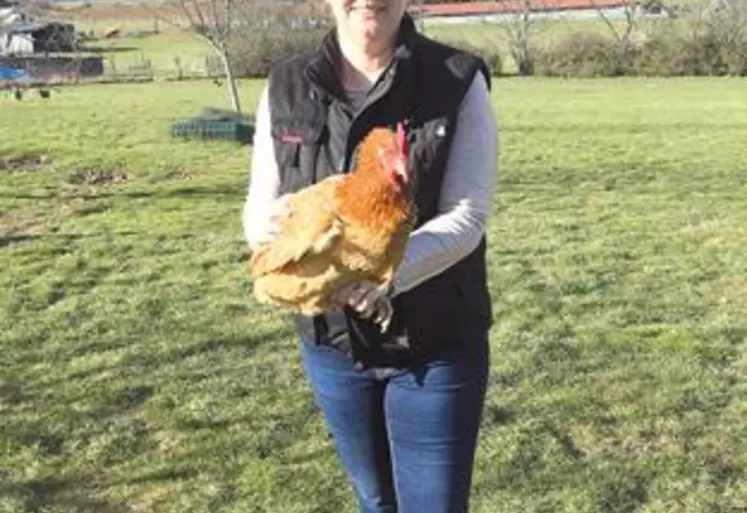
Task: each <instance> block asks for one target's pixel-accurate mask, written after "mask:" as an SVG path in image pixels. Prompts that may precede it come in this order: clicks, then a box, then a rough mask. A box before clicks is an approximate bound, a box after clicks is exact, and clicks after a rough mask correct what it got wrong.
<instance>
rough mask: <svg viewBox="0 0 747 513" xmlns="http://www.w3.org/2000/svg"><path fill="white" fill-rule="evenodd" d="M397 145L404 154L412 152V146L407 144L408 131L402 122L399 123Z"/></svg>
mask: <svg viewBox="0 0 747 513" xmlns="http://www.w3.org/2000/svg"><path fill="white" fill-rule="evenodd" d="M397 146H398V147H399V149H400V151H401V152H402V155H404V156H407V155H409V154H410V147H409V145H408V144H407V131H406V130H405V126H404V124H403V123H402V122H399V123H397Z"/></svg>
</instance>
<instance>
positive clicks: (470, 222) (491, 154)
mask: <svg viewBox="0 0 747 513" xmlns="http://www.w3.org/2000/svg"><path fill="white" fill-rule="evenodd" d="M251 168H252V172H251V178H250V183H249V192H248V195H247V199H246V203H245V206H244V213H243V225H244V232H245V236H246V239H247V242H248V243H249V246H250V248H252V249H254V248H255V247H256V244H257V241H258V240H259V239H260V237H261V235H262V234H263V233H264V232H265V230H266V223H267V222H268V218H269V212H270V210H271V209H270V205H271V204H272V202H273V201H274V200H275V199H276V198H277V197H278V195H279V192H278V191H279V188H280V176H279V173H278V167H277V163H276V161H275V156H274V150H273V142H272V136H271V135H270V113H269V105H268V99H267V89H265V90H264V91H263V92H262V95H261V97H260V100H259V105H258V109H257V116H256V127H255V135H254V151H253V154H252V162H251ZM497 176H498V123H497V120H496V115H495V113H494V112H493V108H492V104H491V99H490V92H489V90H488V88H487V83H486V81H485V78H484V77H483V76H482V74H480V73H477V74H476V75H475V79H474V80H473V82H472V84H471V85H470V88H469V90H468V91H467V94H466V95H465V97H464V99H463V100H462V104H461V105H460V108H459V113H458V118H457V123H456V132H455V134H454V139H453V141H452V145H451V150H450V153H449V157H448V161H447V164H446V169H445V171H444V180H443V184H442V190H441V196H440V199H439V205H438V214H437V215H436V216H435V217H433V218H432V219H430V220H428V221H426V222H425V223H423V224H422V225H421V226H420V227H418V228H417V229H416V230H414V231H413V232H412V233H411V235H410V239H409V241H408V245H407V249H406V251H405V255H404V259H403V261H402V264H401V265H400V267H399V269H398V271H397V273H396V275H395V280H394V291H393V294H397V293H400V292H405V291H407V290H410V289H412V288H413V287H415V286H417V285H418V284H420V283H422V282H424V281H426V280H428V279H429V278H431V277H433V276H436V275H438V274H440V273H441V272H443V271H445V270H446V269H448V268H449V267H451V266H452V265H454V264H455V263H457V262H458V261H459V260H461V259H462V258H464V257H466V256H467V255H469V254H470V253H471V252H472V251H474V249H475V248H476V247H477V245H478V244H479V242H480V239H481V238H482V235H483V233H484V232H485V228H486V224H487V222H488V219H489V218H490V212H491V203H492V199H493V194H494V189H495V187H496V182H497Z"/></svg>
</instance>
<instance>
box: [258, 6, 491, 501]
mask: <svg viewBox="0 0 747 513" xmlns="http://www.w3.org/2000/svg"><path fill="white" fill-rule="evenodd" d="M327 3H328V4H329V7H330V8H331V10H332V13H333V15H334V19H335V28H334V29H333V30H331V31H330V32H329V34H328V35H327V37H326V38H325V39H324V41H323V42H322V44H321V46H320V47H319V49H318V50H317V51H316V52H315V53H313V54H311V55H303V56H298V57H296V58H293V59H290V60H288V61H286V62H283V63H281V64H280V65H278V66H276V67H275V68H274V69H273V71H272V72H271V74H270V77H269V80H268V86H267V88H266V89H265V91H264V92H263V93H262V96H261V99H260V103H259V107H258V114H257V126H256V135H255V148H254V153H253V157H252V175H251V183H250V188H249V195H248V198H247V202H246V205H245V210H244V227H245V232H246V237H247V240H248V242H249V245H250V247H251V248H256V246H257V245H258V244H260V243H261V242H263V241H266V240H268V239H271V238H272V237H273V236H274V234H275V233H276V230H277V229H276V225H275V221H276V220H277V218H278V216H280V215H282V212H283V210H282V206H283V201H282V199H278V198H281V197H282V196H283V195H284V194H286V193H291V192H293V191H296V190H298V189H300V188H302V187H305V186H308V185H310V184H312V183H314V182H315V181H317V180H321V179H323V178H325V177H326V176H329V175H331V174H333V173H335V172H346V171H347V170H349V169H350V166H351V162H352V159H353V157H354V150H355V147H356V145H357V143H358V142H359V141H360V140H361V138H362V137H363V136H364V135H365V134H366V133H367V132H368V130H370V128H371V127H373V126H377V125H389V126H393V125H394V124H396V123H397V122H400V121H404V122H405V124H406V126H407V131H408V137H409V141H410V163H409V164H410V167H411V169H410V172H411V174H412V175H413V176H414V179H415V198H416V203H417V207H418V215H419V218H418V225H417V228H416V229H415V230H414V232H413V233H412V235H411V237H410V241H409V244H408V248H407V251H406V255H405V258H404V261H403V263H402V265H401V267H400V269H399V271H398V273H397V275H396V279H395V284H394V287H393V290H392V291H391V292H390V294H389V296H388V299H389V300H390V301H391V305H392V306H393V308H394V311H395V316H394V321H393V323H392V327H391V328H390V330H389V332H388V333H387V334H386V335H385V336H380V335H377V334H375V330H373V331H371V330H367V329H366V324H365V322H364V321H363V320H361V319H362V318H364V317H366V316H367V315H370V314H371V306H370V305H373V304H376V301H377V300H381V299H387V298H379V297H377V293H376V291H375V288H374V287H373V286H372V285H371V284H369V283H365V282H362V283H357V284H354V286H351V287H347V288H345V289H343V290H340V291H339V293H338V294H337V300H338V302H339V305H340V306H341V307H348V310H347V311H348V313H347V314H345V313H334V312H330V313H329V314H325V315H323V316H319V317H315V318H305V317H301V316H295V317H294V320H295V322H296V326H297V328H298V331H299V335H300V339H301V341H302V343H301V351H302V356H303V361H304V365H305V369H306V373H307V375H308V378H309V380H310V383H311V386H312V388H313V390H314V394H315V397H316V400H317V401H318V404H319V406H320V408H321V409H322V411H323V413H324V417H325V420H326V423H327V425H328V426H329V429H330V431H331V432H332V435H333V438H334V442H335V446H336V449H337V451H338V454H339V456H340V459H341V462H342V464H343V466H344V468H345V470H346V472H347V474H348V476H349V479H350V482H351V484H352V486H353V489H354V492H355V495H356V498H357V500H358V504H359V508H360V511H361V512H363V513H384V512H388V513H391V512H399V513H465V512H467V511H468V502H469V491H470V487H471V481H472V467H473V462H474V454H475V446H476V441H477V434H478V427H479V424H480V416H481V411H482V407H483V401H484V395H485V390H486V382H487V378H488V367H489V351H488V331H489V328H490V324H491V322H492V312H491V301H490V296H489V293H488V288H487V279H486V271H485V236H484V233H485V223H486V221H487V219H488V217H489V215H490V210H491V201H492V196H493V188H494V183H495V177H496V168H497V154H498V148H497V146H498V141H497V126H496V121H495V116H494V114H493V111H492V107H491V102H490V94H489V81H490V78H489V73H488V72H487V69H486V68H485V65H484V63H483V62H482V61H481V60H480V59H478V58H476V57H474V56H472V55H469V54H467V53H464V52H461V51H458V50H457V49H454V48H450V47H447V46H445V45H441V44H438V43H436V42H434V41H432V40H429V39H427V38H425V37H424V36H422V35H421V34H418V32H417V31H416V28H415V25H414V23H413V20H412V18H411V17H410V16H409V15H408V14H407V12H406V10H407V4H408V1H407V0H327ZM335 170H337V171H335ZM349 312H358V315H355V314H353V315H351V314H350V313H349Z"/></svg>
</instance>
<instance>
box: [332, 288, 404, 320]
mask: <svg viewBox="0 0 747 513" xmlns="http://www.w3.org/2000/svg"><path fill="white" fill-rule="evenodd" d="M332 301H334V302H335V303H336V304H337V305H339V306H340V307H345V306H349V307H350V308H352V309H353V310H355V311H356V312H357V313H358V315H360V316H361V317H363V318H364V319H368V318H370V317H373V318H372V320H373V322H375V323H377V324H379V325H381V329H382V331H386V329H387V328H388V326H389V322H390V321H391V319H392V315H393V313H394V309H393V308H392V303H391V301H390V300H389V297H388V296H387V291H386V290H385V289H382V288H381V287H380V286H379V285H376V284H375V283H372V282H370V281H365V280H361V281H353V282H350V283H347V284H345V285H343V286H342V287H340V288H339V289H337V290H336V291H335V292H334V293H333V294H332Z"/></svg>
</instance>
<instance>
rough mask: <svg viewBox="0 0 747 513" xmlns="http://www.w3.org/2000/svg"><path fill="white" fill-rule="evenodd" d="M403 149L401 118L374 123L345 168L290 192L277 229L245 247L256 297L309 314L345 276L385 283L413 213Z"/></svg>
mask: <svg viewBox="0 0 747 513" xmlns="http://www.w3.org/2000/svg"><path fill="white" fill-rule="evenodd" d="M407 156H408V146H407V141H406V136H405V131H404V129H403V127H402V125H401V124H400V125H398V127H397V130H396V131H393V130H391V129H389V128H384V127H377V128H373V129H372V130H371V131H370V132H369V133H368V134H367V135H366V136H365V138H364V139H363V141H362V143H361V144H360V145H359V147H358V148H357V153H356V156H355V168H354V169H353V170H351V172H350V173H348V174H345V175H335V176H331V177H329V178H326V179H324V180H322V181H320V182H318V183H316V184H314V185H312V186H309V187H307V188H305V189H302V190H300V191H298V192H296V193H294V194H291V195H290V196H289V197H288V199H287V208H288V215H287V216H285V218H284V219H283V220H282V221H281V225H280V226H281V233H280V234H279V235H278V236H277V237H276V238H274V239H272V241H270V242H269V243H267V244H264V245H262V246H260V247H259V248H258V249H257V250H256V251H255V252H254V253H253V255H252V258H251V261H250V264H251V269H252V278H253V285H254V286H253V290H254V295H255V297H256V298H257V299H258V300H259V301H260V302H263V303H270V304H276V305H282V306H284V307H288V308H291V309H293V310H295V311H297V312H299V313H301V314H304V315H309V316H313V315H318V314H321V313H323V312H325V311H329V310H331V309H334V307H335V306H336V305H334V304H333V301H332V299H331V295H332V294H333V293H334V292H335V291H336V290H338V289H339V288H340V287H342V286H345V285H347V284H349V283H350V282H352V281H359V280H368V281H370V282H372V283H374V284H376V285H377V286H378V287H379V288H380V289H381V290H382V291H385V290H388V289H389V287H390V285H391V283H392V280H393V278H394V275H395V272H396V270H397V268H398V266H399V265H400V263H401V261H402V258H403V255H404V251H405V247H406V245H407V239H408V236H409V234H410V231H411V230H412V228H413V224H414V220H415V205H414V202H413V193H412V186H411V180H410V175H409V171H408V169H407ZM389 314H391V312H389ZM381 320H382V321H383V322H382V326H381V327H382V330H385V329H386V324H387V323H388V318H387V319H381Z"/></svg>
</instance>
